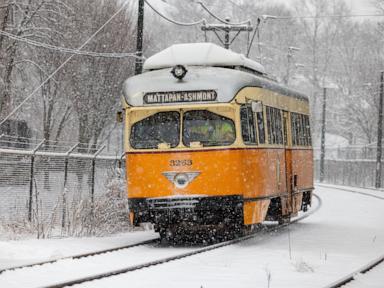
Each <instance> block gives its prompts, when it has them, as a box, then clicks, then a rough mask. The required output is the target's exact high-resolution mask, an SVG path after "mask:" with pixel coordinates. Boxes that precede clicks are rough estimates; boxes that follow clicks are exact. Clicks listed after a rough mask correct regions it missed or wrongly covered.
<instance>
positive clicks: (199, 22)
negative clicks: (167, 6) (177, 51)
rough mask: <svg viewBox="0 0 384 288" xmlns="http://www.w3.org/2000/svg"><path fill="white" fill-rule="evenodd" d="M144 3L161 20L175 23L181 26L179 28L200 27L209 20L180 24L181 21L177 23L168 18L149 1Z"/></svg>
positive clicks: (145, 0)
mask: <svg viewBox="0 0 384 288" xmlns="http://www.w3.org/2000/svg"><path fill="white" fill-rule="evenodd" d="M144 2H145V3H146V4H147V5H148V6H149V7H150V8H151V9H152V10H153V11H154V12H155V13H156V14H157V15H159V16H160V17H161V18H163V19H165V20H167V21H168V22H170V23H173V24H175V25H179V26H187V27H188V26H196V25H199V24H202V23H203V24H204V23H206V22H207V20H205V19H204V18H202V19H200V20H198V21H195V22H189V23H187V22H180V21H176V20H173V19H171V18H169V17H167V16H165V15H164V14H163V13H161V12H160V11H158V10H157V9H156V8H155V7H154V6H153V5H151V3H149V2H148V1H147V0H144Z"/></svg>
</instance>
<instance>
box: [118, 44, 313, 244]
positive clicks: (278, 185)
mask: <svg viewBox="0 0 384 288" xmlns="http://www.w3.org/2000/svg"><path fill="white" fill-rule="evenodd" d="M123 109H124V111H125V113H124V116H125V117H124V119H125V120H124V121H125V153H126V167H127V169H126V171H127V172H126V177H127V191H128V199H129V200H128V201H129V207H130V212H129V213H130V214H129V216H130V220H131V222H132V224H133V225H135V226H138V225H140V224H141V223H145V222H150V223H152V224H153V225H154V229H155V231H157V232H159V233H160V236H161V237H162V238H165V239H167V240H170V239H173V238H174V237H176V236H177V235H184V234H185V235H186V234H192V235H200V234H203V235H209V237H219V236H220V235H221V236H222V235H231V237H233V236H236V235H242V234H243V233H245V232H246V231H251V230H252V229H254V227H257V225H258V224H260V223H262V222H264V221H278V222H279V223H284V222H289V221H290V219H291V217H294V216H296V215H297V214H298V213H299V212H300V211H306V210H307V209H308V206H310V205H311V202H312V191H313V189H314V188H313V186H314V185H313V150H312V144H311V142H312V141H311V131H310V109H309V101H308V98H307V97H306V96H305V95H303V94H301V93H299V92H296V91H294V90H292V89H289V88H287V87H285V86H282V85H281V84H279V83H277V82H276V81H274V80H273V79H271V78H270V77H269V76H268V75H267V74H266V73H265V69H264V68H263V66H262V65H260V64H259V63H257V62H255V61H253V60H251V59H248V58H246V57H245V56H244V55H241V54H238V53H235V52H233V51H231V50H227V49H224V48H221V47H219V46H217V45H215V44H212V43H191V44H177V45H173V46H171V47H169V48H167V49H165V50H163V51H161V52H159V53H157V54H155V55H153V56H152V57H150V58H148V59H147V60H146V61H145V62H144V73H143V74H140V75H136V76H134V77H131V78H129V79H127V80H126V81H125V82H124V84H123Z"/></svg>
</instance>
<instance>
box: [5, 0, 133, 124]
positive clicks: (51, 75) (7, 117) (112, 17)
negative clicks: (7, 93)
mask: <svg viewBox="0 0 384 288" xmlns="http://www.w3.org/2000/svg"><path fill="white" fill-rule="evenodd" d="M128 4H129V1H126V2H125V4H123V5H122V6H121V7H120V9H119V10H118V11H117V12H115V13H114V14H113V15H112V16H111V17H110V18H109V19H108V20H107V21H106V22H105V23H104V24H103V25H101V27H100V28H99V29H97V30H96V32H94V33H93V34H92V35H91V36H90V37H89V38H88V39H87V40H86V41H85V42H84V43H83V44H82V45H81V46H80V47H79V48H78V49H77V50H82V49H83V48H84V47H85V46H86V45H87V44H88V43H89V42H90V41H91V40H92V39H93V38H95V36H96V35H97V34H99V32H100V31H101V30H103V29H104V27H105V26H107V25H108V24H109V23H110V22H111V21H112V20H113V19H114V18H115V17H116V16H117V15H118V14H120V12H121V11H123V10H124V9H125V8H126V6H127V5H128ZM74 56H75V54H72V55H71V56H69V57H68V58H67V59H66V60H65V61H64V62H63V63H62V64H61V65H60V66H59V67H58V68H57V69H56V70H55V71H54V72H52V73H51V74H50V75H49V76H48V77H47V78H46V79H45V80H44V81H43V82H41V83H40V85H38V86H37V87H36V88H35V89H34V90H33V91H32V93H31V94H29V95H28V96H27V97H26V98H25V99H24V100H23V101H22V102H21V103H20V104H19V105H17V106H16V107H15V108H14V109H13V110H12V111H11V113H9V114H8V115H7V116H6V117H5V118H4V119H3V120H1V121H0V126H1V125H2V124H4V122H5V121H7V120H8V119H9V118H10V117H11V116H12V115H13V114H15V113H16V112H17V111H18V110H19V109H20V108H21V107H22V106H23V105H24V104H25V103H26V102H27V101H28V100H29V99H30V98H31V97H32V96H34V95H35V94H36V92H37V91H39V90H40V88H41V87H43V86H44V85H45V84H46V83H47V82H48V81H49V80H50V79H51V78H52V77H53V76H55V75H56V73H58V72H59V71H60V70H61V69H62V68H63V67H64V66H65V65H66V64H67V63H68V62H69V61H71V60H72V58H73V57H74Z"/></svg>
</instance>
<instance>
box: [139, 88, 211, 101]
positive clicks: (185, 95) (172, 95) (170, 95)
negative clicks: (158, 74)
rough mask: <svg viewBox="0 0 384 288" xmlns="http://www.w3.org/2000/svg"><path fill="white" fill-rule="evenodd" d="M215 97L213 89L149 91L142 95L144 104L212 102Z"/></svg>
mask: <svg viewBox="0 0 384 288" xmlns="http://www.w3.org/2000/svg"><path fill="white" fill-rule="evenodd" d="M216 99H217V93H216V91H215V90H202V91H174V92H151V93H146V94H145V95H144V103H146V104H167V103H186V102H187V103H188V102H212V101H216Z"/></svg>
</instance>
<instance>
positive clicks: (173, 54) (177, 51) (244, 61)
mask: <svg viewBox="0 0 384 288" xmlns="http://www.w3.org/2000/svg"><path fill="white" fill-rule="evenodd" d="M175 65H184V66H218V67H233V66H237V67H245V68H248V69H250V70H253V71H256V72H259V73H260V74H265V69H264V67H263V66H262V65H261V64H260V63H258V62H256V61H253V60H251V59H248V58H247V57H245V56H244V55H243V54H238V53H235V52H233V51H231V50H228V49H224V48H222V47H220V46H218V45H216V44H213V43H186V44H175V45H172V46H170V47H168V48H167V49H165V50H163V51H161V52H159V53H157V54H155V55H153V56H151V57H149V58H148V59H147V60H146V61H145V63H144V70H147V71H148V70H157V69H163V68H169V67H173V66H175Z"/></svg>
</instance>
